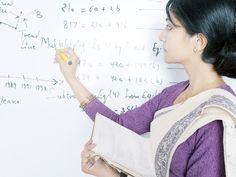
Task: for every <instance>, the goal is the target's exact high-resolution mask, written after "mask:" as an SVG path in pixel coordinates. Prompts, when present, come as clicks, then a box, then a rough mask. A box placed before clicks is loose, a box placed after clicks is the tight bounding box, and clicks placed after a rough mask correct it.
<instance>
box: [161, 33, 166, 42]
mask: <svg viewBox="0 0 236 177" xmlns="http://www.w3.org/2000/svg"><path fill="white" fill-rule="evenodd" d="M164 33H165V32H164V30H161V32H160V34H159V40H160V41H161V42H165V41H166V40H165V34H164Z"/></svg>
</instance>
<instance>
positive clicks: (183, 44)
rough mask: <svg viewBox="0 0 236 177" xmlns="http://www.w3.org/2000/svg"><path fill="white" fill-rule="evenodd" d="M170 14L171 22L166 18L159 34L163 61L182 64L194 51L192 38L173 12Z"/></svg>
mask: <svg viewBox="0 0 236 177" xmlns="http://www.w3.org/2000/svg"><path fill="white" fill-rule="evenodd" d="M170 16H171V19H172V21H173V23H172V22H171V21H170V20H169V19H166V28H165V29H164V30H162V31H161V33H160V35H159V39H160V41H162V42H163V50H164V56H165V61H166V63H180V64H184V63H185V62H186V61H188V60H189V59H190V58H191V57H192V55H193V53H194V52H193V51H194V40H193V39H192V37H191V36H190V35H189V34H188V33H187V32H186V30H185V28H184V27H183V26H182V25H181V23H180V22H179V20H177V18H176V17H175V16H174V15H173V13H170Z"/></svg>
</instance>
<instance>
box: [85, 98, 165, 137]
mask: <svg viewBox="0 0 236 177" xmlns="http://www.w3.org/2000/svg"><path fill="white" fill-rule="evenodd" d="M160 99H161V94H159V95H157V96H155V97H154V98H153V99H151V100H149V101H147V102H146V103H144V104H142V105H141V106H140V107H137V108H135V109H133V110H130V111H127V112H125V113H123V114H117V113H115V112H114V111H112V110H111V109H110V108H108V107H107V106H106V105H104V104H103V103H101V102H100V101H99V100H98V99H96V100H94V101H92V102H91V103H90V104H88V105H87V106H86V107H85V109H84V111H85V112H86V113H87V115H88V116H89V117H90V118H91V119H92V120H94V119H95V115H96V113H97V112H99V113H100V114H102V115H104V116H106V117H108V118H110V119H111V120H113V121H115V122H117V123H119V124H121V125H123V126H124V127H126V128H128V129H130V130H133V131H134V132H136V133H138V134H142V133H145V132H148V131H149V130H150V122H151V121H152V120H153V116H154V113H155V112H156V110H157V109H158V106H159V102H160Z"/></svg>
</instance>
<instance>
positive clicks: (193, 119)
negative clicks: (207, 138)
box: [150, 89, 236, 177]
mask: <svg viewBox="0 0 236 177" xmlns="http://www.w3.org/2000/svg"><path fill="white" fill-rule="evenodd" d="M214 120H222V122H223V126H224V140H223V142H224V161H225V172H226V176H227V177H233V176H235V174H236V150H235V148H236V97H235V96H234V95H232V94H230V93H229V92H228V91H225V90H223V89H211V90H208V91H205V92H202V93H200V94H198V95H196V96H194V97H192V98H190V99H188V100H187V101H185V102H184V103H182V104H179V105H177V106H176V105H175V106H173V107H169V108H166V109H162V110H161V111H158V112H156V114H155V119H154V120H153V122H152V123H151V133H150V138H151V141H152V143H151V144H152V157H153V162H155V164H154V165H155V171H156V176H157V177H169V168H170V163H171V160H172V156H173V154H174V152H175V150H176V148H177V147H178V145H180V144H181V143H183V142H184V141H186V140H187V139H188V138H189V137H190V136H191V135H192V134H193V133H194V132H195V131H196V130H197V129H199V128H201V127H202V126H204V125H206V124H208V123H210V122H212V121H214Z"/></svg>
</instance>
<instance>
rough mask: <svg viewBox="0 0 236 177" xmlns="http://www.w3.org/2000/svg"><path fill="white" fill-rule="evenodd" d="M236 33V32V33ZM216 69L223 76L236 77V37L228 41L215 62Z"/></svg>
mask: <svg viewBox="0 0 236 177" xmlns="http://www.w3.org/2000/svg"><path fill="white" fill-rule="evenodd" d="M235 34H236V33H235ZM214 67H215V70H216V71H217V73H219V74H220V75H222V76H227V77H231V78H236V38H235V37H234V38H232V40H230V41H228V42H227V43H226V44H225V46H224V47H223V48H222V49H221V51H220V52H219V54H218V56H217V57H216V61H215V63H214Z"/></svg>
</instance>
